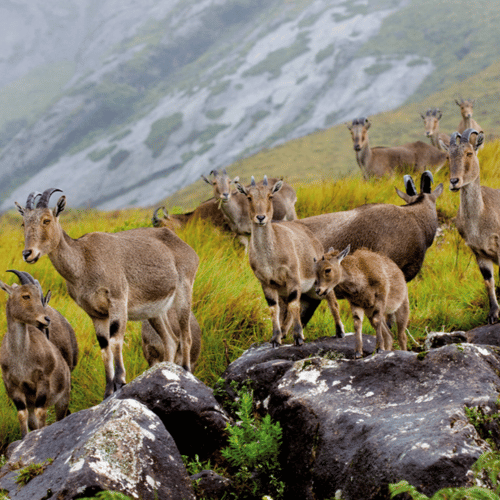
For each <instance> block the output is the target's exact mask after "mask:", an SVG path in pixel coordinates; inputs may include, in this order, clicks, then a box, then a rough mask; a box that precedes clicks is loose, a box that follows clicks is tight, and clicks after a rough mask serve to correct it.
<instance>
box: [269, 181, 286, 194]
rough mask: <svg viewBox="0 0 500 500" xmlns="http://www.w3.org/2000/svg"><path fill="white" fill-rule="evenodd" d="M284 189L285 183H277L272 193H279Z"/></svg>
mask: <svg viewBox="0 0 500 500" xmlns="http://www.w3.org/2000/svg"><path fill="white" fill-rule="evenodd" d="M282 187H283V181H277V182H276V184H275V185H274V186H273V188H272V189H271V193H272V194H274V193H277V192H278V191H279V190H280V189H281V188H282Z"/></svg>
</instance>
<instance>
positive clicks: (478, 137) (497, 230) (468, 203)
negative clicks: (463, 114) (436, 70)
mask: <svg viewBox="0 0 500 500" xmlns="http://www.w3.org/2000/svg"><path fill="white" fill-rule="evenodd" d="M457 141H458V142H457ZM483 141H484V134H483V133H482V132H478V131H477V130H474V129H467V130H465V131H464V133H463V134H462V135H460V134H459V133H458V132H454V133H453V134H452V136H451V140H450V145H449V150H450V190H451V191H460V206H459V208H458V213H457V216H456V217H455V226H456V227H457V229H458V232H459V233H460V236H462V238H463V239H464V241H465V243H466V244H467V246H468V247H469V248H470V249H471V250H472V252H473V253H474V256H475V257H476V261H477V264H478V266H479V270H480V271H481V274H482V276H483V279H484V284H485V285H486V291H487V293H488V298H489V303H490V311H489V313H488V323H490V324H492V323H496V322H497V321H498V317H499V313H500V309H499V306H498V302H497V298H496V294H495V278H494V276H493V273H494V268H493V264H496V265H499V264H500V190H499V189H493V188H490V187H487V186H481V180H480V167H479V160H478V158H477V150H478V149H479V147H480V146H481V144H482V143H483Z"/></svg>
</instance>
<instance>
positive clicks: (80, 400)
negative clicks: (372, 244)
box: [0, 141, 500, 451]
mask: <svg viewBox="0 0 500 500" xmlns="http://www.w3.org/2000/svg"><path fill="white" fill-rule="evenodd" d="M499 153H500V141H494V142H490V143H489V144H487V145H486V147H485V148H484V150H483V151H481V153H480V155H481V162H482V169H483V183H484V184H487V185H490V186H493V187H500V171H499V167H498V165H497V164H496V161H495V159H496V157H497V156H498V154H499ZM436 182H444V183H445V185H447V174H446V172H440V173H438V174H437V175H436ZM402 184H403V181H402V177H401V176H397V177H395V178H394V179H390V180H382V181H371V182H360V180H359V178H358V177H353V178H346V179H344V180H341V181H337V182H334V183H333V182H331V181H324V182H320V181H318V182H316V183H315V184H310V185H305V184H302V185H298V184H297V185H296V187H297V192H298V204H297V210H298V213H299V216H300V217H305V216H309V215H313V214H317V213H321V212H326V211H336V210H343V209H347V208H352V207H355V206H358V205H360V204H363V203H366V202H387V203H395V204H401V200H399V198H398V197H397V196H396V194H395V191H394V186H399V187H400V188H401V187H402ZM458 198H459V196H458V195H457V194H454V193H451V192H450V191H449V190H448V189H447V188H446V189H445V192H444V194H443V195H442V196H441V197H440V199H439V200H438V208H439V212H440V218H441V220H442V221H443V234H442V235H441V236H439V237H438V238H437V240H436V242H435V244H434V245H433V246H432V247H431V249H430V250H429V252H428V254H427V258H426V261H425V264H424V267H423V269H422V272H421V273H420V274H419V275H418V276H417V278H416V279H415V280H414V281H413V282H411V283H410V284H409V294H410V301H411V317H410V326H409V331H410V333H411V335H412V337H413V338H414V339H416V341H417V343H419V342H421V340H422V337H423V336H424V335H425V332H426V331H428V330H429V331H433V330H434V331H435V330H441V329H444V330H447V331H450V330H455V329H464V330H467V329H470V328H473V327H475V326H477V325H480V324H482V323H484V321H485V319H486V307H487V297H486V294H485V291H484V286H483V282H482V279H481V276H480V273H479V271H478V269H477V266H476V264H475V262H474V261H473V259H472V256H471V252H470V251H469V250H468V249H467V248H466V247H465V245H464V244H463V242H462V241H461V239H460V237H459V236H458V234H457V232H456V230H455V229H454V228H453V227H452V226H451V224H450V219H451V217H453V215H454V214H455V213H456V210H457V206H458ZM149 217H150V212H149V211H148V210H140V209H137V210H129V211H115V212H109V213H101V212H94V211H76V210H68V211H67V212H64V213H63V214H62V215H61V222H62V224H63V227H64V228H65V229H66V231H67V232H68V234H70V236H72V237H75V238H76V237H78V236H80V235H82V234H84V233H86V232H90V231H94V230H103V231H116V230H123V229H127V228H130V227H136V226H145V225H146V226H147V225H148V224H149ZM0 222H1V226H2V239H1V240H0V279H2V280H3V281H6V282H8V283H12V282H14V281H15V278H14V276H13V275H10V273H6V272H5V270H6V269H11V268H14V269H19V270H24V271H28V272H30V273H31V274H33V275H34V276H35V277H36V278H37V279H39V280H40V282H41V284H42V286H43V288H44V290H48V289H51V290H52V293H53V299H52V302H51V305H52V306H53V307H55V308H57V309H58V310H59V311H61V312H62V313H63V314H64V315H65V316H66V318H67V319H68V320H69V321H70V323H71V324H72V325H73V327H74V328H75V330H76V333H77V337H78V341H79V346H80V361H79V364H78V366H77V368H76V369H75V371H74V374H73V390H72V397H71V410H72V412H75V411H78V410H80V409H83V408H87V407H89V406H92V405H94V404H96V403H98V402H99V401H100V400H101V396H102V394H103V392H104V370H103V367H102V363H101V361H100V354H99V349H98V346H97V342H96V341H95V336H94V333H93V328H92V324H91V322H90V320H89V319H88V317H87V316H86V314H85V313H84V312H83V311H82V310H81V309H79V308H78V307H77V306H76V305H75V304H74V303H73V301H72V300H71V299H70V298H69V297H68V295H67V292H66V289H65V285H64V282H63V280H62V279H61V277H60V276H59V275H58V274H57V273H56V272H55V270H54V268H53V267H52V265H51V263H50V261H49V260H48V258H47V257H43V258H42V259H41V260H40V262H39V263H37V264H36V265H34V266H29V265H27V264H25V263H24V262H23V261H22V259H21V251H22V249H23V237H22V229H21V227H20V222H21V218H20V216H19V215H18V214H17V213H15V212H9V213H8V214H5V215H4V216H3V217H2V218H1V219H0ZM179 234H180V236H181V237H182V238H183V239H185V241H187V242H188V243H189V244H190V245H191V246H193V248H195V250H196V251H197V253H198V255H199V256H200V268H199V271H198V275H197V279H196V283H195V288H194V311H195V314H196V317H197V318H198V321H199V322H200V325H201V328H202V332H203V348H202V354H201V357H200V361H199V363H198V366H197V368H196V370H195V374H196V375H197V376H198V377H199V378H200V379H201V380H202V381H204V382H206V383H207V384H213V383H214V382H215V381H216V380H217V378H218V377H219V375H220V374H221V373H222V371H223V370H224V369H225V367H226V364H227V362H228V361H232V360H234V359H235V358H236V357H238V356H239V355H240V354H241V353H242V352H243V350H245V349H246V348H248V347H249V346H250V345H251V344H252V343H253V342H260V341H264V340H269V338H270V336H271V323H270V319H269V315H268V310H267V307H266V304H265V300H264V297H263V294H262V291H261V289H260V286H259V284H258V282H257V280H256V278H255V277H254V276H253V273H252V271H251V270H250V267H249V265H248V260H247V259H248V257H247V256H246V255H245V254H244V251H243V249H242V248H241V247H240V246H239V245H238V244H237V243H235V241H234V240H233V238H232V237H231V236H229V235H225V234H221V233H219V232H218V231H217V230H215V229H214V228H213V227H212V226H211V225H210V224H207V223H197V224H193V225H191V226H189V227H187V228H185V229H184V230H183V231H182V232H180V233H179ZM437 284H438V285H437ZM6 298H7V296H6V294H5V293H1V294H0V311H5V302H6ZM341 307H342V317H343V319H344V322H345V325H346V328H347V331H352V326H353V325H352V321H351V319H350V315H349V312H348V308H347V305H346V304H345V303H343V304H342V305H341ZM365 323H366V322H365ZM5 330H6V318H5V314H4V313H0V337H2V336H3V333H4V332H5ZM364 331H365V333H373V331H372V330H371V328H370V327H369V326H368V324H365V329H364ZM333 333H334V327H333V323H332V320H331V317H330V313H329V312H328V310H327V307H326V304H322V306H321V307H320V309H319V310H318V312H317V313H316V315H315V316H314V318H313V320H312V321H311V323H310V325H309V326H308V327H307V329H306V331H305V335H306V339H307V340H311V339H314V338H317V337H320V336H324V335H332V334H333ZM139 336H140V325H139V323H137V322H130V323H129V327H128V333H127V336H126V342H125V348H124V358H125V364H126V367H127V379H128V380H131V379H133V378H134V377H135V376H137V375H138V374H139V373H141V372H142V371H143V370H144V369H145V368H147V365H146V362H145V361H144V359H143V356H142V352H141V347H140V338H139ZM419 339H420V340H419ZM288 341H289V340H288ZM226 345H227V348H226ZM410 347H418V346H416V345H415V343H414V342H413V340H410ZM226 349H227V350H226ZM18 437H19V429H18V425H17V419H16V412H15V409H14V407H13V405H12V403H11V402H10V401H9V400H8V398H7V396H6V394H5V391H4V388H3V386H2V385H0V451H1V449H2V448H3V446H5V445H6V444H8V443H9V442H11V441H12V440H14V439H16V438H18Z"/></svg>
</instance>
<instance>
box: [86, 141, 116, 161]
mask: <svg viewBox="0 0 500 500" xmlns="http://www.w3.org/2000/svg"><path fill="white" fill-rule="evenodd" d="M115 148H116V144H113V145H112V146H109V148H104V149H94V151H91V152H90V153H89V154H88V155H87V156H88V157H89V159H90V160H92V161H96V162H97V161H100V160H102V159H103V158H104V157H105V156H107V155H108V154H109V153H111V151H113V149H115Z"/></svg>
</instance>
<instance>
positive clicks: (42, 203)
mask: <svg viewBox="0 0 500 500" xmlns="http://www.w3.org/2000/svg"><path fill="white" fill-rule="evenodd" d="M56 191H60V192H61V193H62V189H59V188H49V189H46V190H45V191H44V192H43V194H42V196H40V199H39V200H38V203H37V204H36V208H47V207H48V206H49V200H50V197H51V196H52V194H53V193H55V192H56Z"/></svg>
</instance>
